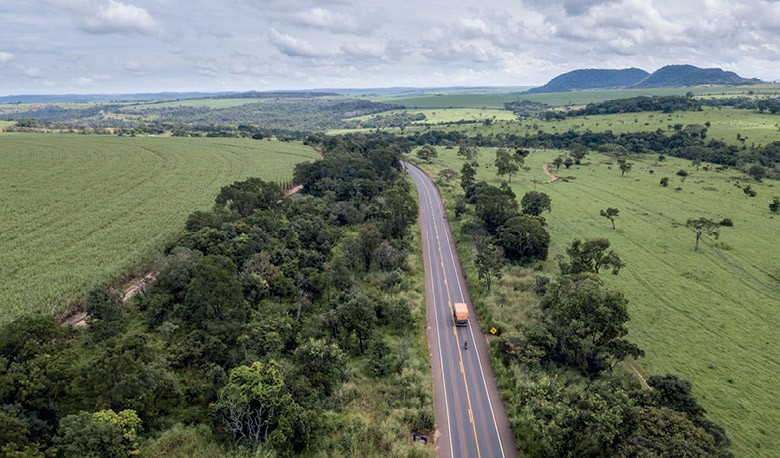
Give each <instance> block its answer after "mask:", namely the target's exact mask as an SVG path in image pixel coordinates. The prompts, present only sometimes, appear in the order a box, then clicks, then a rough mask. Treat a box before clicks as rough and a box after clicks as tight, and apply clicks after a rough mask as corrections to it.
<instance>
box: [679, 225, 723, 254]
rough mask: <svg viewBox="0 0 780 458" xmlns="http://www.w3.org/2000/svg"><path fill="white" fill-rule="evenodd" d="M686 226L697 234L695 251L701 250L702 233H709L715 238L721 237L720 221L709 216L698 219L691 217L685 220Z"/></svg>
mask: <svg viewBox="0 0 780 458" xmlns="http://www.w3.org/2000/svg"><path fill="white" fill-rule="evenodd" d="M685 227H687V228H688V229H689V230H690V231H691V232H693V233H694V234H696V246H695V247H694V251H699V240H700V239H701V236H702V235H708V236H710V237H712V238H714V239H717V238H718V237H720V228H721V225H720V223H718V222H716V221H713V220H711V219H709V218H704V217H702V218H697V219H689V220H688V221H686V222H685Z"/></svg>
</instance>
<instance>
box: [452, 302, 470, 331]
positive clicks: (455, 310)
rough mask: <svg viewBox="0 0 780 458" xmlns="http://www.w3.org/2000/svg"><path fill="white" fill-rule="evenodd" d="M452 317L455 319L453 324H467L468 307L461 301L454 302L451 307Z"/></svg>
mask: <svg viewBox="0 0 780 458" xmlns="http://www.w3.org/2000/svg"><path fill="white" fill-rule="evenodd" d="M452 318H453V319H454V320H455V326H468V325H469V308H468V307H467V306H466V304H464V303H463V302H456V303H455V304H454V307H452Z"/></svg>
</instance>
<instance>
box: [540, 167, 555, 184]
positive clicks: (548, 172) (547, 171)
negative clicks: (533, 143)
mask: <svg viewBox="0 0 780 458" xmlns="http://www.w3.org/2000/svg"><path fill="white" fill-rule="evenodd" d="M542 170H543V171H544V173H545V174H546V175H547V176H548V177H550V179H549V180H547V181H545V183H552V182H553V181H557V180H558V177H556V176H555V175H553V174H552V173H550V169H548V168H547V164H544V165H543V166H542Z"/></svg>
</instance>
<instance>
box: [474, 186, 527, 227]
mask: <svg viewBox="0 0 780 458" xmlns="http://www.w3.org/2000/svg"><path fill="white" fill-rule="evenodd" d="M473 200H474V212H475V213H476V215H477V217H479V218H480V219H481V220H482V222H483V223H484V225H485V229H487V230H488V232H490V233H491V234H493V233H495V231H496V229H498V228H499V227H500V226H501V225H502V224H504V222H505V221H506V220H508V219H509V218H511V217H513V216H515V215H516V214H517V200H516V197H515V193H514V192H513V191H512V189H511V188H509V186H507V185H506V183H502V184H501V187H500V188H497V187H495V186H491V185H489V184H487V183H485V182H480V183H479V184H478V185H477V186H475V192H474V196H473Z"/></svg>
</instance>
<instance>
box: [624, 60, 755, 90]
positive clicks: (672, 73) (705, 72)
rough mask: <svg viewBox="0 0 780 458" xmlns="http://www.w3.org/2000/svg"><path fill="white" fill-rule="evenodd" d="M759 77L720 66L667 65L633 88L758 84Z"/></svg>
mask: <svg viewBox="0 0 780 458" xmlns="http://www.w3.org/2000/svg"><path fill="white" fill-rule="evenodd" d="M760 82H761V80H759V79H757V78H742V77H741V76H739V75H737V74H736V73H734V72H727V71H723V70H721V69H720V68H699V67H694V66H693V65H667V66H666V67H661V68H659V69H658V70H656V71H655V72H653V74H652V75H650V76H648V77H647V78H645V79H644V80H642V81H640V82H639V83H637V84H635V85H633V86H631V87H632V88H651V87H675V86H701V85H705V84H717V85H730V86H739V85H743V84H757V83H760Z"/></svg>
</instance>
